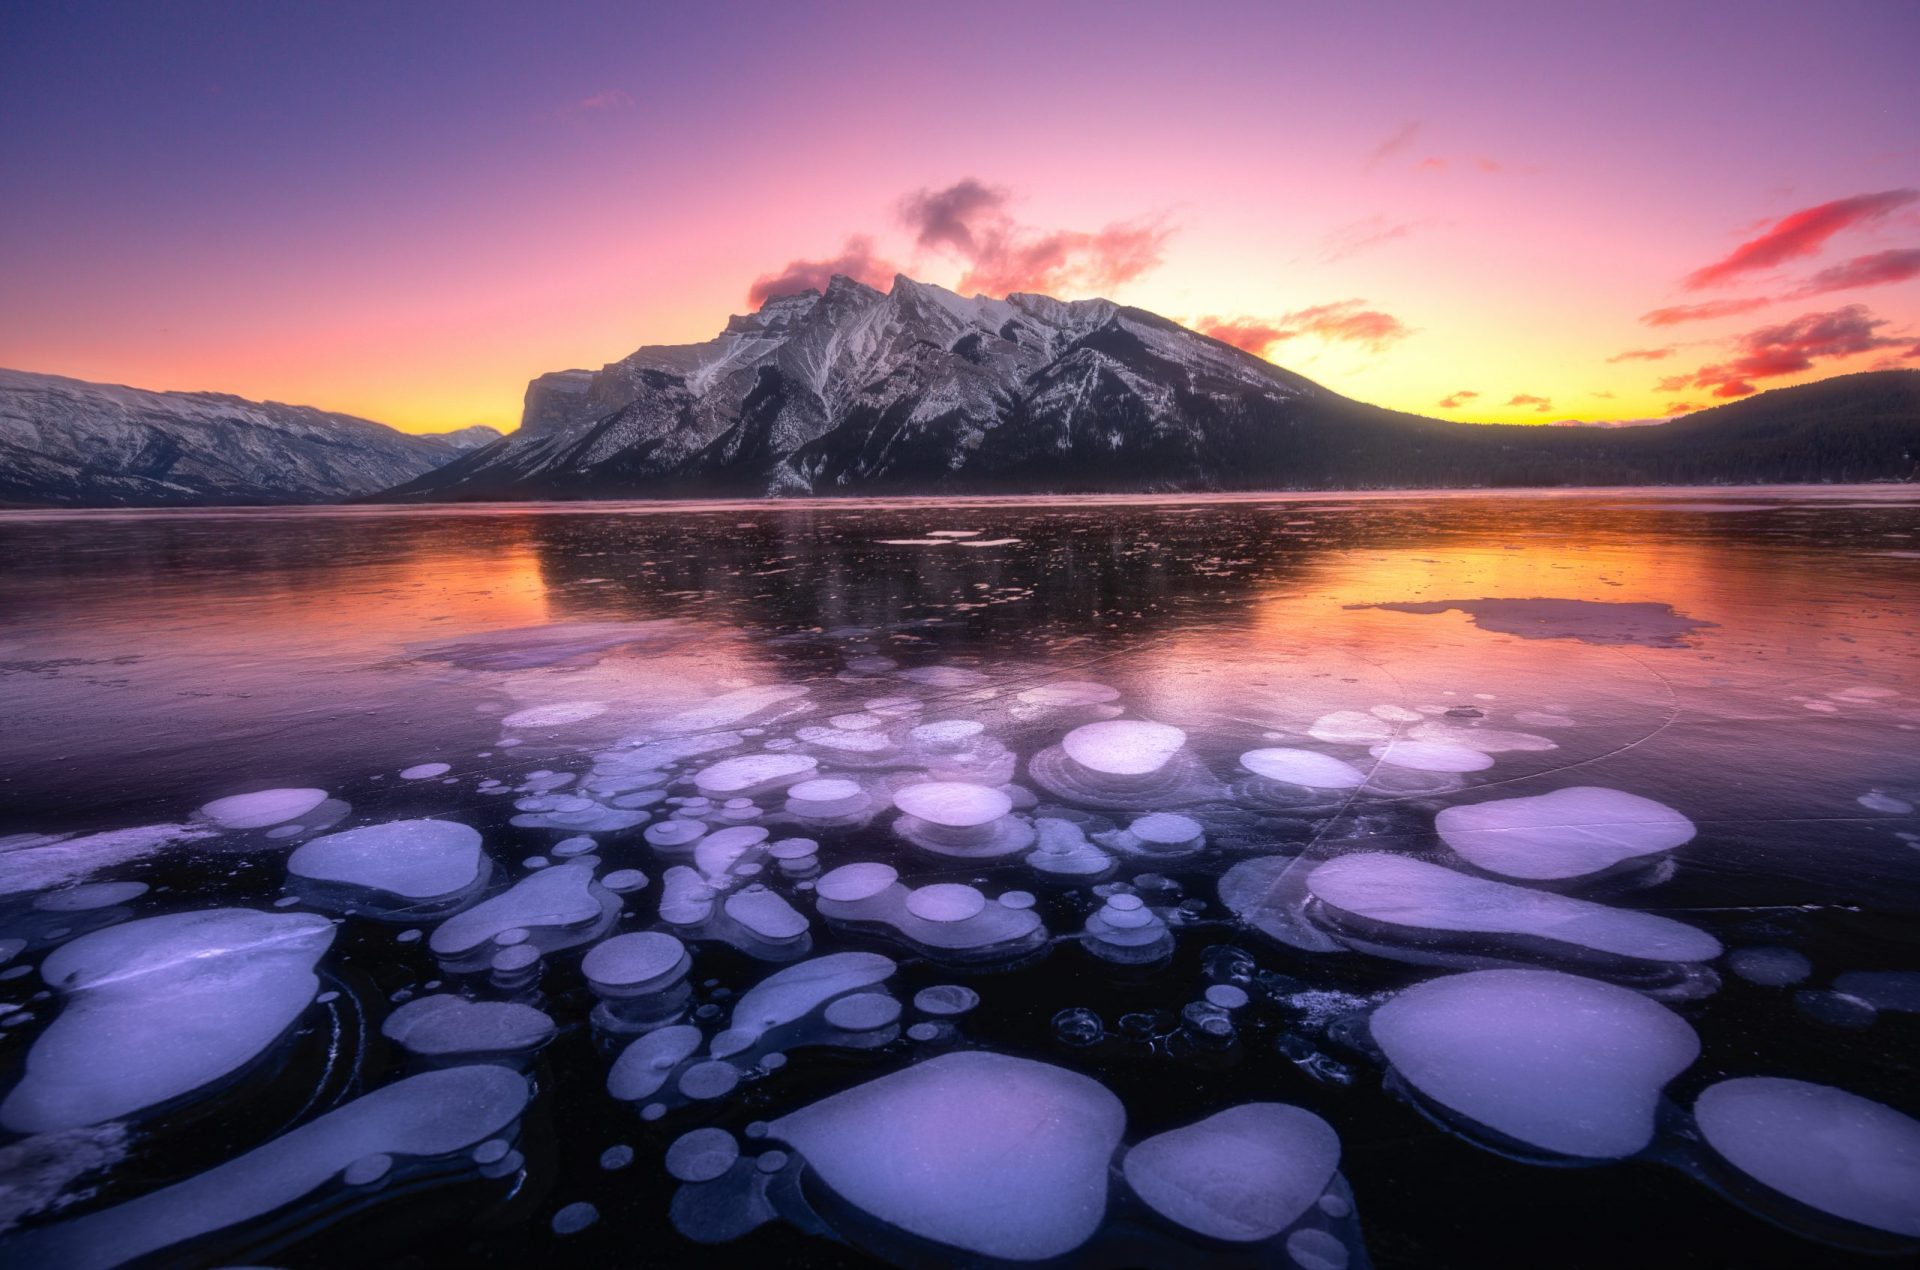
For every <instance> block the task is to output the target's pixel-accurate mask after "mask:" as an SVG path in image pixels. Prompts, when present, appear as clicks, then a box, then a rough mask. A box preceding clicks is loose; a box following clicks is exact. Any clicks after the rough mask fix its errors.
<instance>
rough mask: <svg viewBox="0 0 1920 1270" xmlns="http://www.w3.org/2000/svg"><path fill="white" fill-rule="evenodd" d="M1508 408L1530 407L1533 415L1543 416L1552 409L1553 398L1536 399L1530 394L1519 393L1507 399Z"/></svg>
mask: <svg viewBox="0 0 1920 1270" xmlns="http://www.w3.org/2000/svg"><path fill="white" fill-rule="evenodd" d="M1507 404H1508V405H1509V406H1532V407H1533V410H1534V413H1535V414H1545V413H1546V412H1547V411H1549V410H1551V409H1553V398H1551V397H1536V396H1534V395H1533V394H1532V393H1530V392H1519V393H1515V394H1514V395H1513V396H1511V397H1509V398H1507Z"/></svg>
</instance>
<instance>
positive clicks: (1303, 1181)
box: [1123, 1102, 1340, 1242]
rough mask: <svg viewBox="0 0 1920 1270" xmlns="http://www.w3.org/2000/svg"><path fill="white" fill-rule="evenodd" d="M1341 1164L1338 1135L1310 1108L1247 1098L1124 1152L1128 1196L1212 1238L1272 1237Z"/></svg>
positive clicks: (1305, 1207)
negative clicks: (1249, 1101)
mask: <svg viewBox="0 0 1920 1270" xmlns="http://www.w3.org/2000/svg"><path fill="white" fill-rule="evenodd" d="M1339 1164H1340V1138H1339V1135H1337V1134H1335V1133H1334V1131H1333V1128H1332V1126H1330V1125H1328V1124H1327V1122H1326V1121H1324V1120H1322V1119H1321V1118H1320V1117H1319V1116H1316V1115H1314V1114H1313V1113H1312V1112H1310V1111H1303V1110H1301V1109H1300V1108H1299V1107H1291V1106H1288V1105H1287V1104H1285V1103H1278V1102H1255V1103H1246V1104H1243V1105H1241V1106H1238V1107H1229V1108H1227V1109H1226V1110H1225V1111H1220V1112H1215V1113H1214V1114H1213V1115H1211V1116H1208V1117H1207V1118H1206V1119H1204V1120H1201V1121H1200V1122H1198V1123H1197V1124H1191V1125H1187V1126H1186V1127H1184V1128H1180V1129H1172V1130H1169V1131H1168V1132H1166V1133H1162V1134H1157V1135H1155V1136H1154V1137H1151V1138H1148V1139H1147V1140H1146V1141H1144V1142H1142V1143H1140V1144H1139V1145H1138V1146H1136V1147H1134V1148H1133V1149H1132V1150H1130V1151H1128V1152H1127V1157H1126V1161H1125V1166H1124V1170H1123V1171H1124V1173H1125V1176H1126V1179H1127V1185H1128V1186H1131V1187H1132V1188H1133V1193H1134V1194H1136V1195H1138V1196H1139V1197H1140V1198H1141V1199H1142V1200H1144V1201H1145V1202H1146V1203H1147V1205H1148V1206H1149V1207H1150V1208H1152V1209H1153V1211H1155V1212H1156V1213H1159V1214H1160V1215H1161V1216H1162V1217H1165V1218H1166V1219H1167V1220H1168V1221H1171V1222H1174V1223H1175V1224H1177V1225H1180V1226H1184V1227H1186V1228H1187V1229H1188V1230H1192V1231H1196V1232H1198V1233H1200V1234H1202V1235H1206V1236H1207V1237H1209V1238H1212V1239H1228V1240H1233V1241H1235V1242H1245V1241H1248V1240H1254V1239H1271V1238H1272V1237H1273V1236H1275V1235H1277V1234H1279V1233H1280V1232H1281V1231H1283V1230H1285V1229H1286V1228H1287V1227H1289V1226H1291V1225H1292V1224H1293V1223H1294V1222H1295V1221H1297V1220H1299V1218H1300V1216H1301V1214H1303V1213H1305V1212H1306V1211H1307V1210H1308V1209H1309V1208H1311V1207H1312V1206H1313V1203H1314V1201H1315V1200H1317V1199H1319V1198H1320V1194H1321V1192H1322V1191H1324V1190H1326V1189H1327V1183H1329V1182H1330V1181H1332V1180H1333V1172H1334V1170H1335V1169H1336V1168H1338V1167H1339Z"/></svg>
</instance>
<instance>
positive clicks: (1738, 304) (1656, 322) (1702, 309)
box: [1640, 295, 1773, 326]
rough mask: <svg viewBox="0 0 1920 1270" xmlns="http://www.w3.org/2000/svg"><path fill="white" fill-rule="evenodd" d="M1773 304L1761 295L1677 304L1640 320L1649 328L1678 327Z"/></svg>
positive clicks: (1644, 316) (1653, 312)
mask: <svg viewBox="0 0 1920 1270" xmlns="http://www.w3.org/2000/svg"><path fill="white" fill-rule="evenodd" d="M1772 303H1773V301H1772V300H1769V299H1768V298H1767V297H1766V296H1763V295H1760V296H1749V297H1748V298H1746V299H1744V300H1708V301H1707V302H1706V303H1704V304H1676V305H1674V306H1672V307H1671V308H1665V309H1655V310H1653V311H1652V312H1651V313H1642V314H1641V315H1640V320H1641V321H1642V322H1644V323H1645V324H1646V325H1648V326H1678V325H1680V324H1681V323H1682V322H1705V321H1707V320H1709V319H1711V318H1721V317H1732V316H1734V315H1735V314H1737V313H1751V312H1753V311H1754V310H1755V309H1764V308H1766V307H1767V306H1768V305H1769V304H1772Z"/></svg>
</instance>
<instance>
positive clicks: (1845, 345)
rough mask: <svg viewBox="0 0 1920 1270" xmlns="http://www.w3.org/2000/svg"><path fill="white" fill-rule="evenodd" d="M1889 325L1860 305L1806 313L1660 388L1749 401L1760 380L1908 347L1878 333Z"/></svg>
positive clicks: (1742, 340) (1741, 341) (1756, 333)
mask: <svg viewBox="0 0 1920 1270" xmlns="http://www.w3.org/2000/svg"><path fill="white" fill-rule="evenodd" d="M1885 325H1887V322H1886V319H1884V318H1876V317H1874V316H1873V314H1872V313H1871V312H1870V311H1869V310H1868V309H1867V307H1866V306H1865V305H1861V304H1849V305H1846V306H1845V307H1843V308H1838V309H1834V310H1833V311H1831V312H1829V313H1806V314H1802V315H1801V316H1800V317H1797V318H1795V319H1793V320H1792V321H1791V322H1782V323H1779V324H1778V325H1775V326H1762V327H1759V328H1757V329H1755V330H1752V331H1748V332H1747V333H1746V334H1745V335H1742V336H1740V337H1739V338H1738V339H1736V340H1735V341H1734V344H1735V347H1736V349H1737V350H1738V352H1737V355H1736V356H1734V357H1732V358H1730V359H1728V360H1727V361H1724V362H1716V363H1714V364H1712V365H1709V366H1702V367H1701V368H1700V369H1699V370H1696V371H1694V372H1692V373H1691V374H1688V375H1676V376H1673V377H1672V378H1669V379H1665V380H1662V381H1661V382H1660V385H1659V386H1660V389H1661V390H1662V391H1664V392H1673V391H1677V390H1678V389H1680V388H1683V387H1693V388H1706V389H1710V390H1711V391H1712V393H1713V395H1714V396H1716V397H1746V396H1751V395H1752V394H1753V393H1756V392H1758V391H1759V389H1758V388H1756V387H1755V386H1754V384H1753V381H1754V380H1756V379H1776V378H1779V377H1781V376H1783V375H1796V374H1799V373H1800V372H1801V371H1806V370H1811V369H1813V367H1814V364H1815V363H1816V362H1818V361H1822V360H1829V359H1832V358H1838V357H1849V356H1852V355H1853V354H1856V353H1866V352H1871V351H1873V350H1874V349H1879V348H1899V347H1902V346H1904V345H1905V344H1906V342H1907V340H1906V338H1894V337H1891V336H1885V335H1881V334H1880V333H1879V331H1880V328H1881V327H1883V326H1885Z"/></svg>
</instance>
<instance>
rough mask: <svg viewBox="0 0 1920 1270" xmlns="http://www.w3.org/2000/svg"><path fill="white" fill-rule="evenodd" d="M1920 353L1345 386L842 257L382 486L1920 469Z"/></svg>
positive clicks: (1591, 478) (1027, 483) (1126, 482)
mask: <svg viewBox="0 0 1920 1270" xmlns="http://www.w3.org/2000/svg"><path fill="white" fill-rule="evenodd" d="M1917 456H1920V372H1915V371H1888V372H1879V373H1869V374H1864V375H1849V376H1843V377H1840V378H1837V379H1833V380H1828V381H1824V382H1823V383H1821V384H1812V385H1805V386H1803V387H1800V388H1789V389H1782V390H1778V391H1776V392H1770V393H1765V394H1761V395H1760V396H1757V397H1754V398H1751V399H1749V400H1747V401H1743V402H1739V403H1736V404H1733V405H1729V406H1724V407H1720V408H1718V409H1715V410H1709V411H1703V412H1701V413H1700V414H1698V415H1694V416H1690V417H1688V418H1685V419H1680V420H1675V421H1672V422H1668V423H1663V424H1656V425H1651V426H1646V427H1638V428H1607V427H1598V426H1594V427H1578V426H1574V427H1522V426H1501V425H1482V424H1462V423H1456V422H1451V421H1446V420H1439V419H1429V418H1424V417H1422V416H1418V415H1409V414H1402V413H1399V412H1396V411H1390V410H1384V409H1381V408H1379V407H1375V406H1368V405H1364V404H1362V403H1360V402H1357V401H1353V400H1350V399H1348V398H1345V397H1341V396H1339V395H1338V394H1335V393H1332V392H1329V391H1328V390H1327V389H1325V388H1322V387H1320V386H1319V385H1317V384H1314V383H1312V382H1311V381H1309V380H1307V379H1304V378H1302V377H1301V376H1299V375H1296V374H1293V373H1291V372H1289V371H1286V370H1282V369H1281V368H1279V367H1277V366H1274V365H1272V364H1271V363H1269V362H1267V361H1265V360H1263V359H1261V358H1258V357H1254V356H1252V355H1250V354H1248V353H1244V352H1242V351H1240V350H1239V349H1236V348H1233V347H1231V346H1229V345H1227V344H1223V343H1220V342H1219V341H1217V340H1213V339H1210V338H1208V337H1206V336H1204V335H1200V334H1198V333H1197V332H1194V331H1190V330H1188V329H1186V328H1185V327H1182V326H1180V325H1179V324H1177V323H1175V322H1171V321H1169V320H1167V319H1166V318H1163V317H1159V316H1156V315H1155V314H1152V313H1148V312H1146V311H1144V310H1141V309H1135V308H1127V307H1123V306H1121V305H1118V304H1115V303H1113V302H1111V301H1108V300H1080V301H1073V302H1067V301H1061V300H1056V299H1052V298H1049V297H1047V296H1040V295H1010V296H1008V297H1007V298H1006V299H1005V300H993V299H988V298H987V297H985V296H975V297H973V298H971V299H968V298H965V297H962V296H959V295H956V294H954V293H953V292H950V291H946V290H943V289H942V288H940V287H935V286H929V285H926V284H924V283H919V282H915V281H913V280H912V279H910V278H906V277H899V278H896V279H894V282H893V287H892V289H891V290H890V291H888V292H881V291H878V290H875V289H874V288H872V287H868V286H865V285H863V284H861V283H859V282H855V281H853V280H851V279H849V278H844V277H836V278H835V279H833V281H832V283H831V285H829V286H828V288H827V290H826V292H825V294H821V293H819V292H817V291H805V292H802V293H800V294H798V295H787V296H780V297H776V298H774V299H771V300H769V301H768V302H767V303H766V305H765V306H764V307H762V308H761V310H760V311H759V312H758V313H754V314H749V315H746V316H736V317H734V318H732V319H730V320H729V321H728V323H727V327H726V329H725V330H724V331H722V332H721V333H720V334H719V335H718V336H717V337H715V338H714V339H711V340H708V341H706V342H705V343H701V344H687V345H672V346H655V347H647V348H642V349H640V350H639V351H638V352H636V353H634V354H633V355H632V356H630V357H627V358H625V359H624V360H622V361H619V362H615V363H613V364H612V365H609V366H606V367H603V368H602V369H600V370H598V371H587V370H564V371H557V372H554V373H552V374H548V375H542V376H540V377H539V378H537V379H535V380H534V381H533V383H532V384H531V385H529V387H528V389H527V397H526V411H525V415H524V417H523V421H522V423H521V427H520V430H519V431H518V432H516V433H514V434H512V435H511V436H509V437H507V438H505V439H504V440H501V441H499V442H496V443H494V444H492V445H489V446H486V447H485V448H483V449H480V450H477V451H474V452H472V453H469V454H467V455H464V456H462V457H460V458H458V459H456V460H455V461H453V462H452V463H449V464H447V465H446V466H445V467H441V468H437V469H435V470H433V471H431V472H428V473H426V474H425V475H422V476H419V477H417V478H415V479H412V480H410V481H408V482H406V483H405V484H402V485H400V486H398V487H397V488H395V489H392V490H389V491H387V492H385V493H384V494H382V495H380V497H381V498H382V499H388V500H395V501H409V500H441V499H447V500H469V499H522V498H601V497H630V496H655V497H657V496H679V495H711V494H735V495H743V494H809V493H811V494H830V493H935V492H940V493H948V492H956V493H957V492H1013V491H1022V490H1028V491H1038V490H1050V491H1096V490H1170V489H1263V488H1264V489H1306V488H1377V487H1391V486H1403V487H1439V486H1486V485H1501V486H1511V485H1572V484H1645V483H1669V482H1671V483H1679V482H1749V481H1803V480H1812V481H1822V480H1836V481H1839V480H1885V479H1899V480H1908V479H1913V478H1914V477H1915V476H1916V472H1917V468H1916V457H1917Z"/></svg>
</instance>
